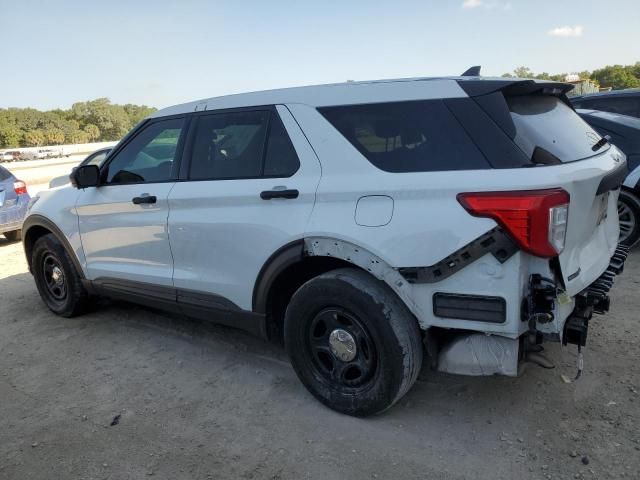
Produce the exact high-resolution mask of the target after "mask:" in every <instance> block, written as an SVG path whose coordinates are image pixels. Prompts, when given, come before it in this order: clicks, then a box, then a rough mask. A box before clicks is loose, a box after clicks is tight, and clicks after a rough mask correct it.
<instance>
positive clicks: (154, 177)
mask: <svg viewBox="0 0 640 480" xmlns="http://www.w3.org/2000/svg"><path fill="white" fill-rule="evenodd" d="M183 127H184V119H182V118H177V119H171V120H161V121H158V122H154V123H152V124H150V125H148V126H147V127H146V128H144V129H143V130H142V131H141V132H140V133H138V134H137V135H136V136H135V137H134V138H133V140H131V141H130V142H129V143H128V144H127V145H125V147H124V148H123V149H122V150H120V151H119V152H118V153H117V154H116V156H115V157H114V158H113V160H112V161H111V162H109V165H108V166H107V173H106V177H107V183H108V184H124V183H154V182H166V181H169V180H171V179H173V178H175V175H176V168H175V167H176V165H175V163H174V161H175V159H176V152H177V151H178V142H179V140H180V135H181V134H182V130H183Z"/></svg>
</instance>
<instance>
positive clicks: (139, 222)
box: [23, 76, 627, 416]
mask: <svg viewBox="0 0 640 480" xmlns="http://www.w3.org/2000/svg"><path fill="white" fill-rule="evenodd" d="M570 88H571V86H569V85H566V84H562V83H553V82H538V81H533V80H522V79H485V78H480V77H475V76H474V77H465V76H463V77H456V78H420V79H405V80H389V81H377V82H349V83H346V84H337V85H323V86H316V87H300V88H292V89H283V90H273V91H267V92H256V93H249V94H241V95H232V96H228V97H218V98H212V99H208V100H201V101H197V102H192V103H188V104H184V105H178V106H175V107H170V108H168V109H165V110H161V111H159V112H156V113H154V114H153V115H152V117H150V118H149V119H147V120H145V121H143V122H141V123H140V124H139V125H138V126H137V127H136V128H135V129H134V131H132V132H131V133H130V134H129V135H127V137H125V138H124V139H123V140H122V141H121V142H120V144H118V145H117V146H116V147H115V148H114V150H113V151H112V152H111V153H110V155H109V157H108V158H107V160H106V161H105V162H104V164H102V165H101V166H99V167H97V166H92V165H87V166H82V167H79V168H78V169H77V170H76V171H75V172H74V173H73V174H72V183H73V187H72V186H66V187H61V188H58V189H53V190H51V191H48V192H45V193H42V194H41V196H40V199H38V200H37V202H34V203H32V208H31V211H30V213H29V216H28V217H27V219H26V220H25V223H24V226H23V231H24V246H25V252H26V255H27V259H28V261H29V265H30V269H31V271H32V273H33V274H34V277H35V280H36V285H37V286H38V289H39V291H40V294H41V296H42V298H43V300H44V301H45V303H46V304H47V306H48V307H49V308H50V309H51V310H52V311H54V312H55V313H57V314H59V315H65V316H72V315H76V314H78V313H81V312H82V311H83V309H84V308H85V307H86V306H87V304H88V303H89V298H90V296H92V295H105V296H110V297H116V298H122V299H127V300H131V301H134V302H138V303H143V304H147V305H151V306H154V307H159V308H164V309H167V310H170V311H173V312H178V313H184V314H187V315H191V316H196V317H200V318H206V319H211V320H213V321H217V322H220V323H224V324H227V325H232V326H236V327H239V328H243V329H245V330H247V331H251V332H253V333H257V334H259V335H262V336H264V337H265V338H269V339H271V340H274V341H276V342H278V341H283V342H284V344H285V347H286V349H287V352H288V353H289V356H290V358H291V362H292V365H293V367H294V369H295V371H296V373H297V375H298V377H299V378H300V380H301V381H302V382H303V383H304V385H305V386H306V387H307V388H308V389H309V391H310V392H311V393H312V394H313V395H314V396H315V397H316V398H317V399H319V400H320V401H321V402H323V403H324V404H326V405H328V406H329V407H331V408H333V409H335V410H338V411H340V412H343V413H347V414H351V415H358V416H365V415H370V414H375V413H378V412H381V411H383V410H385V409H386V408H389V407H390V406H391V405H393V404H394V403H395V402H397V401H398V400H399V399H400V398H402V396H403V395H404V394H405V393H406V392H407V391H408V390H409V389H410V388H411V386H412V385H413V383H414V382H415V380H416V378H417V376H418V373H419V371H420V368H421V367H422V364H423V356H424V355H425V353H426V354H427V356H428V358H429V364H430V366H431V367H432V368H435V369H437V370H440V371H444V372H450V373H457V374H470V375H493V374H504V375H512V376H513V375H517V374H518V372H519V366H520V365H521V363H522V362H523V360H525V359H526V356H527V353H528V352H530V351H532V350H536V349H538V348H539V345H540V344H541V343H542V342H544V341H557V342H562V343H564V344H575V345H578V346H579V347H583V346H584V345H585V344H586V339H587V331H588V326H589V321H590V319H591V317H592V315H593V314H594V313H605V312H606V311H607V310H608V308H609V297H608V292H609V289H610V288H611V286H612V285H613V282H614V279H615V277H616V275H618V274H619V273H620V272H621V271H622V269H623V264H624V260H625V258H626V255H627V249H626V248H625V247H621V246H618V244H617V240H618V233H619V231H618V230H619V229H618V220H617V219H618V216H617V210H616V204H617V196H618V193H619V188H620V184H621V183H622V181H623V180H624V178H625V176H626V173H627V171H626V170H627V168H626V158H625V156H624V154H623V153H622V152H620V151H619V150H618V149H617V148H616V147H615V146H613V145H609V144H608V143H607V141H606V139H603V138H602V137H601V136H600V135H598V134H597V133H596V132H595V131H594V130H593V129H592V128H591V127H589V125H587V124H586V123H585V122H584V121H583V120H581V119H580V117H579V116H578V115H576V113H575V112H574V111H573V109H572V107H571V106H570V104H569V103H568V100H567V98H566V95H565V94H566V92H567V90H568V89H570ZM76 189H77V190H76Z"/></svg>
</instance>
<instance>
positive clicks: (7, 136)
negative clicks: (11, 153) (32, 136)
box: [0, 124, 22, 148]
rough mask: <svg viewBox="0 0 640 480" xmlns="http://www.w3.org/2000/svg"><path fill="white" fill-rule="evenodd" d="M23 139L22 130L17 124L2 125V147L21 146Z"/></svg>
mask: <svg viewBox="0 0 640 480" xmlns="http://www.w3.org/2000/svg"><path fill="white" fill-rule="evenodd" d="M21 140H22V131H21V130H20V129H19V128H18V127H16V126H15V125H10V124H4V125H0V147H3V148H13V147H19V146H20V141H21Z"/></svg>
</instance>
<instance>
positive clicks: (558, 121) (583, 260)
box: [459, 81, 628, 295]
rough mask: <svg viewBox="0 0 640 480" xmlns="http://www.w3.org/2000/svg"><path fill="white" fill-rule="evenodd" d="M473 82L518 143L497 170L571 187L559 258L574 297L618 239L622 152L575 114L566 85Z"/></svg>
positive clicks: (487, 109)
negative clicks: (540, 176)
mask: <svg viewBox="0 0 640 480" xmlns="http://www.w3.org/2000/svg"><path fill="white" fill-rule="evenodd" d="M465 83H466V82H460V84H461V86H462V85H464V84H465ZM476 83H477V84H479V85H480V86H482V85H483V82H482V81H477V82H476ZM488 83H489V82H488ZM487 86H489V85H488V84H487ZM463 88H464V87H463ZM474 88H475V89H474ZM474 88H471V89H469V90H470V91H468V93H469V94H470V96H472V97H474V100H475V101H476V103H477V105H479V106H480V108H481V109H482V110H483V111H484V113H485V114H487V116H488V117H490V118H491V120H493V122H494V123H495V125H494V127H495V126H497V127H498V128H500V129H501V130H502V132H503V133H504V134H505V135H506V137H508V138H509V139H510V140H511V142H513V144H515V145H516V146H517V147H518V148H517V150H518V154H517V155H513V156H511V162H512V164H511V165H509V164H501V165H497V168H512V167H514V166H520V167H522V169H523V172H522V173H523V174H524V175H526V174H527V170H529V169H536V174H537V173H539V172H540V171H544V172H545V173H546V174H547V175H548V187H549V188H557V187H560V188H562V189H564V190H565V191H566V192H567V193H569V196H570V201H569V214H568V221H567V231H566V237H565V246H564V249H563V250H562V252H561V254H560V255H559V256H558V263H559V266H560V270H561V275H562V279H563V281H564V284H565V287H566V291H567V293H568V294H569V295H575V294H576V293H578V292H580V291H581V290H583V289H585V288H586V287H588V286H589V285H590V284H591V283H593V282H594V281H595V280H596V279H597V278H598V277H599V276H600V275H601V274H602V272H604V271H605V270H606V268H607V266H608V265H609V260H610V257H611V255H613V252H614V250H615V248H616V245H617V243H618V236H619V226H618V215H617V197H618V192H619V187H620V185H621V183H622V182H623V181H624V178H625V177H626V175H627V173H628V169H627V166H626V159H625V156H624V154H623V153H622V152H621V151H620V150H618V149H617V148H616V147H615V146H612V145H610V144H609V143H607V142H606V141H605V140H603V139H602V137H601V136H600V135H599V134H598V133H597V132H596V131H595V130H593V129H592V128H591V127H590V126H589V125H588V124H587V123H586V122H585V121H584V120H582V119H581V118H580V117H579V116H578V115H577V114H576V113H575V111H574V110H573V108H572V107H571V106H570V105H569V102H568V100H567V99H566V97H565V93H566V91H568V90H569V89H570V88H571V86H569V85H566V84H558V83H541V82H533V81H507V82H505V83H503V84H502V85H500V82H494V86H491V87H489V91H486V89H485V90H483V89H482V88H478V87H477V86H476V87H474ZM465 90H467V89H465ZM474 94H475V95H474ZM507 112H508V114H507ZM459 118H460V117H459ZM462 123H463V124H464V123H467V122H465V121H462ZM475 138H476V136H475V135H474V139H475ZM491 138H495V137H494V136H492V137H491ZM485 151H486V148H485ZM521 153H522V155H521ZM501 161H502V162H504V157H503V160H501ZM513 163H515V164H513ZM538 167H544V170H537V168H538ZM536 177H538V175H536ZM545 183H547V181H546V179H545ZM505 187H506V188H508V186H505Z"/></svg>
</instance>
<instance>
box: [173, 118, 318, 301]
mask: <svg viewBox="0 0 640 480" xmlns="http://www.w3.org/2000/svg"><path fill="white" fill-rule="evenodd" d="M193 122H194V125H193V127H192V130H193V134H192V135H191V134H190V137H192V140H191V141H190V142H189V148H188V149H187V151H185V157H187V156H188V157H189V158H190V166H189V168H188V171H187V172H185V173H184V179H183V181H181V182H179V183H177V184H176V186H175V188H174V189H173V190H172V192H171V194H170V196H169V207H170V214H169V235H170V241H171V250H172V252H173V257H174V265H175V269H174V277H173V278H174V284H175V287H176V288H177V289H178V292H179V299H180V301H181V302H182V303H188V302H190V301H191V302H192V303H193V302H195V301H199V302H200V301H201V300H202V297H197V296H196V297H193V298H191V299H189V298H186V297H185V296H186V295H188V293H187V291H188V290H191V291H196V292H206V293H208V294H214V295H215V296H216V297H221V298H220V301H221V302H226V301H231V302H232V303H233V304H235V305H236V306H239V307H241V308H243V309H246V310H251V308H252V292H253V286H254V283H255V281H256V278H257V276H258V273H259V272H260V269H261V268H262V266H263V265H264V264H265V262H266V261H267V259H268V258H269V257H270V256H271V255H272V254H273V253H274V252H275V251H276V250H278V249H279V248H280V247H282V246H284V245H286V244H287V243H289V242H291V241H293V240H296V239H300V238H302V237H303V235H304V231H305V228H306V225H307V222H308V219H309V217H310V214H311V211H312V209H313V205H314V201H315V192H316V188H317V186H318V182H319V180H320V164H319V162H318V160H317V158H316V156H315V154H314V152H313V150H312V149H311V147H310V145H309V143H308V142H307V140H306V138H305V137H304V135H303V134H302V132H301V131H300V128H299V127H298V125H297V123H296V122H295V120H294V119H293V117H292V116H291V114H290V113H289V111H288V110H287V109H286V108H285V107H283V106H278V107H277V108H276V107H266V108H256V109H242V110H231V111H219V112H211V113H209V112H206V113H203V114H197V115H196V116H195V117H194V120H193ZM187 152H189V153H187ZM180 292H182V293H180ZM198 298H199V300H198Z"/></svg>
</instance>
